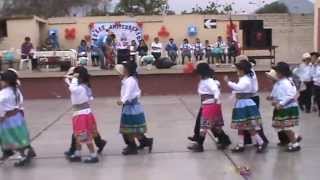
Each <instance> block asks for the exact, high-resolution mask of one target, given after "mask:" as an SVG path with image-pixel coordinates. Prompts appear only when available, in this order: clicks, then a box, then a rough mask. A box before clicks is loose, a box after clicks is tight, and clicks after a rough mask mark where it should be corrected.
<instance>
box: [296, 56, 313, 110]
mask: <svg viewBox="0 0 320 180" xmlns="http://www.w3.org/2000/svg"><path fill="white" fill-rule="evenodd" d="M312 69H313V68H312V64H311V55H310V54H309V53H305V54H303V56H302V63H301V64H300V65H299V67H298V68H297V69H296V70H295V71H294V73H295V74H296V75H297V76H298V77H299V78H300V80H301V82H303V83H304V84H305V89H303V90H301V91H300V96H299V98H298V101H299V106H300V108H301V110H303V111H304V110H305V112H306V113H310V112H311V98H312V86H313V83H312Z"/></svg>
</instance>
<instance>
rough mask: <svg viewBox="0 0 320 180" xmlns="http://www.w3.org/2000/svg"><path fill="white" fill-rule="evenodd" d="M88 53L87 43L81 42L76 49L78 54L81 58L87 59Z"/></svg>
mask: <svg viewBox="0 0 320 180" xmlns="http://www.w3.org/2000/svg"><path fill="white" fill-rule="evenodd" d="M88 52H89V47H88V45H87V41H85V40H81V42H80V45H79V47H78V54H79V56H81V57H87V56H88Z"/></svg>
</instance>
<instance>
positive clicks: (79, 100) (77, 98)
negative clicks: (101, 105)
mask: <svg viewBox="0 0 320 180" xmlns="http://www.w3.org/2000/svg"><path fill="white" fill-rule="evenodd" d="M67 81H69V80H67ZM67 84H68V85H69V91H70V93H71V95H70V96H71V103H72V105H80V104H83V103H87V102H89V101H90V100H93V97H92V95H90V94H89V93H88V89H87V88H86V87H85V86H83V85H81V84H79V83H78V79H77V78H72V80H71V82H70V81H69V83H68V82H67Z"/></svg>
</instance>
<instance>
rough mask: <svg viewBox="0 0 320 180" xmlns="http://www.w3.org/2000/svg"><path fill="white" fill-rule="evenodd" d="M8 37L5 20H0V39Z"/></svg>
mask: <svg viewBox="0 0 320 180" xmlns="http://www.w3.org/2000/svg"><path fill="white" fill-rule="evenodd" d="M3 37H8V30H7V20H0V38H3Z"/></svg>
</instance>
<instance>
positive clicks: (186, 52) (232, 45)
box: [21, 30, 239, 69]
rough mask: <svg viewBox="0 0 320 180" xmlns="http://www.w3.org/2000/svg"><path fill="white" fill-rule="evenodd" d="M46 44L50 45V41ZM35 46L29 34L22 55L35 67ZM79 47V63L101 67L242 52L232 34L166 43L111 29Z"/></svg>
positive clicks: (212, 59)
mask: <svg viewBox="0 0 320 180" xmlns="http://www.w3.org/2000/svg"><path fill="white" fill-rule="evenodd" d="M50 39H52V40H51V41H50ZM53 40H57V39H56V38H52V37H50V38H48V44H58V43H57V42H56V41H53ZM49 42H51V43H49ZM46 47H51V45H50V46H46ZM33 49H34V47H33V45H32V43H31V39H30V38H29V37H26V38H25V42H24V43H23V44H22V46H21V50H22V54H21V56H22V58H26V57H27V58H30V59H32V67H33V69H36V68H37V66H38V60H37V59H35V58H33ZM46 50H50V48H48V49H46ZM55 50H57V49H56V48H55ZM76 51H77V56H78V61H79V63H82V64H87V62H88V60H89V59H90V60H91V62H92V66H100V67H101V69H113V67H114V65H115V64H121V63H122V62H124V61H136V62H137V63H138V64H139V65H155V66H156V67H159V68H169V67H171V66H173V65H176V64H185V63H187V62H195V61H200V60H207V62H208V63H210V64H220V63H234V61H235V57H236V56H237V55H239V46H238V43H237V42H235V41H233V40H232V39H231V38H229V37H227V38H226V40H224V39H223V38H222V37H221V36H219V37H218V38H217V40H216V41H212V42H210V41H209V40H205V41H204V42H201V40H200V39H199V38H196V39H195V40H194V42H190V41H189V39H187V38H185V39H184V40H183V41H182V42H181V43H180V44H178V43H177V42H176V41H175V40H174V39H173V38H170V39H169V40H168V42H167V43H162V42H160V40H159V38H158V37H156V38H154V40H153V42H152V43H150V45H148V44H147V43H146V42H145V40H140V41H139V42H137V41H135V40H132V41H130V42H129V40H128V37H126V36H122V37H120V38H116V36H115V35H114V34H113V33H112V32H111V31H108V30H107V32H106V35H105V36H101V37H99V38H98V39H96V40H94V41H93V42H90V43H89V42H87V41H86V40H81V42H80V45H79V46H78V48H77V49H76Z"/></svg>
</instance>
